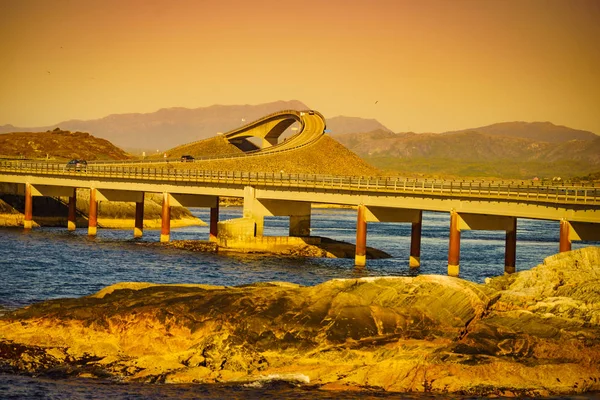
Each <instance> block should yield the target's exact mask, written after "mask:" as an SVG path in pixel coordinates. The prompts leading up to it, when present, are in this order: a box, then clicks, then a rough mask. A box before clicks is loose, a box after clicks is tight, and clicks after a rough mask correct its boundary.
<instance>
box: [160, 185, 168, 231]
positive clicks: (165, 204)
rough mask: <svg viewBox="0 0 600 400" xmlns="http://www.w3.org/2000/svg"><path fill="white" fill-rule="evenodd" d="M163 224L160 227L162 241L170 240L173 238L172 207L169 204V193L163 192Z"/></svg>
mask: <svg viewBox="0 0 600 400" xmlns="http://www.w3.org/2000/svg"><path fill="white" fill-rule="evenodd" d="M160 215H161V220H162V225H161V229H160V241H161V242H168V241H170V240H171V207H170V206H169V193H167V192H164V193H163V201H162V212H161V214H160Z"/></svg>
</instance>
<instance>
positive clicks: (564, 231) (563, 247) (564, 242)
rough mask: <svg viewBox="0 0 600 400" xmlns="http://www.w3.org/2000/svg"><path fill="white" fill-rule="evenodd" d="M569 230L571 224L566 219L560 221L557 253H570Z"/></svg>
mask: <svg viewBox="0 0 600 400" xmlns="http://www.w3.org/2000/svg"><path fill="white" fill-rule="evenodd" d="M570 230H571V224H570V223H569V221H567V220H566V219H561V220H560V242H559V251H560V252H561V253H563V252H565V251H571V239H570V238H569V233H570V232H569V231H570Z"/></svg>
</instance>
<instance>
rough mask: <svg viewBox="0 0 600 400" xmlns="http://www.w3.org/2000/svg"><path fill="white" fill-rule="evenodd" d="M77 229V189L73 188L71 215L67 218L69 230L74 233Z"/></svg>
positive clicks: (70, 204)
mask: <svg viewBox="0 0 600 400" xmlns="http://www.w3.org/2000/svg"><path fill="white" fill-rule="evenodd" d="M75 228H77V188H73V194H72V195H71V196H69V214H68V216H67V229H68V230H70V231H74V230H75Z"/></svg>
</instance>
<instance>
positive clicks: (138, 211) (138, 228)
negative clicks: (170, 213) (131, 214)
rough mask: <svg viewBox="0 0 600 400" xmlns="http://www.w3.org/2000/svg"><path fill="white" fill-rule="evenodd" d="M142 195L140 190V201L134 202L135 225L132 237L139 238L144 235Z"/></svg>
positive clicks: (143, 195) (143, 194)
mask: <svg viewBox="0 0 600 400" xmlns="http://www.w3.org/2000/svg"><path fill="white" fill-rule="evenodd" d="M144 197H145V193H144V192H142V199H141V201H136V202H135V225H134V227H133V237H134V238H141V237H142V236H143V235H144Z"/></svg>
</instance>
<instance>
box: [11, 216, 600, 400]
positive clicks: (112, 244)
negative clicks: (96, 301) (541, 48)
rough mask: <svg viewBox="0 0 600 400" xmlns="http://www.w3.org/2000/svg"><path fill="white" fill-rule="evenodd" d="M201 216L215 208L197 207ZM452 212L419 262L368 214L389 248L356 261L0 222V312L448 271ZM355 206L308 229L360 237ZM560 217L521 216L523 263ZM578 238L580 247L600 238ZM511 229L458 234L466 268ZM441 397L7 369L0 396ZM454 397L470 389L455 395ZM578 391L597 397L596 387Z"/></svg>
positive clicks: (432, 232) (495, 268)
mask: <svg viewBox="0 0 600 400" xmlns="http://www.w3.org/2000/svg"><path fill="white" fill-rule="evenodd" d="M191 211H192V213H193V214H194V215H195V216H197V217H199V218H201V219H202V220H204V221H208V220H209V210H208V209H205V208H198V209H194V208H192V209H191ZM241 214H242V209H241V207H222V208H221V209H220V216H219V218H220V220H227V219H232V218H239V217H241ZM288 224H289V222H288V218H286V217H267V218H266V219H265V230H264V233H265V235H273V236H279V235H287V233H288ZM449 227H450V216H449V215H448V214H447V213H435V212H424V213H423V227H422V241H421V267H420V268H418V269H411V268H409V265H408V260H409V249H410V230H411V224H406V223H404V224H398V223H369V224H368V228H367V245H368V246H370V247H375V248H377V249H380V250H383V251H385V252H387V253H389V254H390V255H391V256H392V257H391V258H387V259H379V260H367V266H366V267H365V268H356V267H355V266H354V260H353V259H333V258H332V259H328V258H290V257H280V256H271V255H259V254H236V253H227V254H222V253H219V254H212V253H198V252H192V251H187V250H182V249H176V248H173V247H166V246H160V245H156V246H153V245H149V244H150V243H157V242H159V240H160V231H157V230H145V231H144V236H143V237H142V238H139V239H134V238H133V228H132V229H128V230H113V229H110V230H109V229H99V230H98V235H97V236H96V237H94V238H90V237H88V236H87V229H85V228H79V229H77V230H76V231H73V232H69V231H68V230H67V229H66V228H49V227H42V228H35V229H33V230H30V231H25V230H23V229H21V228H0V254H1V257H0V314H1V313H5V312H7V311H10V310H14V309H16V308H20V307H23V306H26V305H29V304H32V303H35V302H40V301H44V300H48V299H56V298H68V297H80V296H86V295H90V294H92V293H95V292H97V291H99V290H100V289H102V288H103V287H106V286H108V285H111V284H114V283H117V282H153V283H202V284H211V285H224V286H237V285H243V284H248V283H253V282H268V281H286V282H294V283H298V284H301V285H307V286H311V285H317V284H319V283H321V282H324V281H327V280H330V279H334V278H357V277H367V276H416V275H419V274H439V275H445V274H446V271H447V263H448V261H447V260H448V234H449ZM355 231H356V210H352V209H343V208H342V209H340V208H316V209H313V210H312V216H311V235H312V236H324V237H329V238H331V239H335V240H340V241H346V242H350V243H355V240H356V237H355ZM207 239H208V227H184V228H177V229H172V230H171V240H207ZM558 239H559V224H558V222H553V221H539V220H528V219H519V220H518V224H517V271H522V270H526V269H530V268H532V267H534V266H536V265H538V264H540V263H542V262H543V260H544V258H545V257H547V256H550V255H553V254H555V253H557V252H558ZM599 245H600V243H599V242H573V245H572V247H573V249H577V248H582V247H586V246H599ZM504 246H505V234H504V232H502V231H463V232H462V233H461V249H460V277H461V278H463V279H467V280H470V281H473V282H477V283H482V282H484V281H485V279H486V278H488V277H494V276H498V275H502V274H503V271H504ZM357 397H360V398H367V399H369V398H370V399H379V398H386V399H396V398H409V399H410V398H415V399H425V398H431V399H437V398H446V397H444V396H442V395H429V394H422V393H421V394H410V393H405V394H389V393H382V392H378V391H376V390H375V391H367V392H360V393H357V392H328V391H322V390H319V389H318V387H316V386H311V385H310V384H299V383H297V382H287V381H280V380H277V379H272V380H265V381H264V382H260V383H257V384H254V385H250V386H248V385H232V384H219V385H157V384H133V383H122V382H113V381H97V380H88V379H57V380H52V379H46V378H43V379H42V378H36V377H25V376H16V375H7V374H0V399H28V398H35V399H104V398H111V399H194V398H198V399H221V398H229V399H238V398H239V399H242V398H243V399H248V398H256V399H260V398H290V399H333V398H335V399H351V398H357ZM452 398H469V397H457V396H453V397H452ZM580 398H591V397H589V396H585V397H580Z"/></svg>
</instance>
